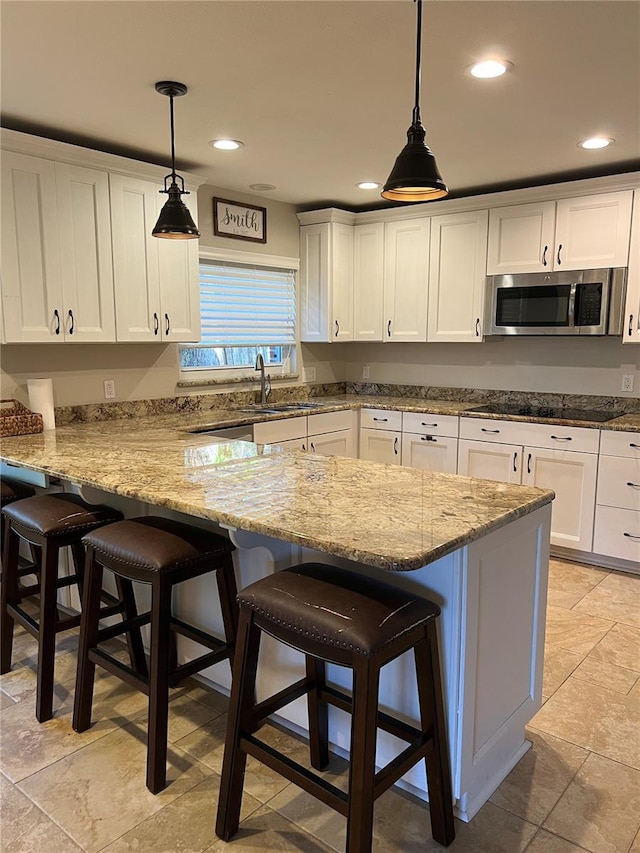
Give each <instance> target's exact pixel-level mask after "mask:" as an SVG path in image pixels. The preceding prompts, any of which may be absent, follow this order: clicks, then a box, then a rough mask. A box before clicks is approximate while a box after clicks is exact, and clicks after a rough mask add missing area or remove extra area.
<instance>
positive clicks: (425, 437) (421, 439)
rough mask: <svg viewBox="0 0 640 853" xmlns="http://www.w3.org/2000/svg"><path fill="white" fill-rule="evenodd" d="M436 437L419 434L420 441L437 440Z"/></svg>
mask: <svg viewBox="0 0 640 853" xmlns="http://www.w3.org/2000/svg"><path fill="white" fill-rule="evenodd" d="M437 440H438V439H437V438H435V437H434V436H432V435H421V436H420V441H437Z"/></svg>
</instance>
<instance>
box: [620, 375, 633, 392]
mask: <svg viewBox="0 0 640 853" xmlns="http://www.w3.org/2000/svg"><path fill="white" fill-rule="evenodd" d="M620 390H621V391H626V392H627V393H628V394H629V393H631V391H633V373H623V375H622V384H621V386H620Z"/></svg>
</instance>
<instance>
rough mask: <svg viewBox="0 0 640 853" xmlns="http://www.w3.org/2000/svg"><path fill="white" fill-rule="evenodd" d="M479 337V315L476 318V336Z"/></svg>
mask: <svg viewBox="0 0 640 853" xmlns="http://www.w3.org/2000/svg"><path fill="white" fill-rule="evenodd" d="M479 337H480V317H478V319H477V320H476V338H479Z"/></svg>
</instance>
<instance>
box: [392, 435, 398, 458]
mask: <svg viewBox="0 0 640 853" xmlns="http://www.w3.org/2000/svg"><path fill="white" fill-rule="evenodd" d="M393 452H394V453H395V454H396V456H397V455H398V439H397V437H396V438H394V439H393Z"/></svg>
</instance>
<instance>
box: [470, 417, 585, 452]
mask: <svg viewBox="0 0 640 853" xmlns="http://www.w3.org/2000/svg"><path fill="white" fill-rule="evenodd" d="M460 438H468V439H471V440H472V441H473V440H475V441H497V442H500V443H501V444H502V443H507V444H526V445H529V446H530V447H545V448H549V449H553V450H576V451H579V452H581V453H597V452H598V448H599V446H600V431H599V430H597V429H587V428H585V427H574V426H571V427H565V426H561V425H558V424H535V423H525V422H521V421H500V420H493V419H492V418H465V417H462V418H461V419H460Z"/></svg>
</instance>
